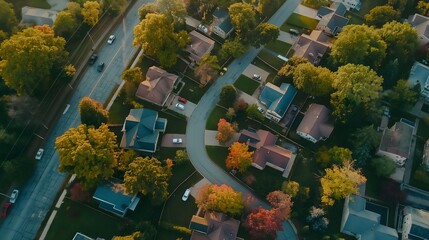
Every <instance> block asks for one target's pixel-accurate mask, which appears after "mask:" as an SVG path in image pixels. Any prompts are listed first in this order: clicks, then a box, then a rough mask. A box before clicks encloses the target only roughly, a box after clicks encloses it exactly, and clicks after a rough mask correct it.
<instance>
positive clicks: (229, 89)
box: [219, 84, 237, 107]
mask: <svg viewBox="0 0 429 240" xmlns="http://www.w3.org/2000/svg"><path fill="white" fill-rule="evenodd" d="M236 99H237V89H235V87H234V85H231V84H229V85H225V86H223V87H222V90H221V92H220V95H219V103H220V104H222V105H223V106H225V107H231V106H232V104H234V102H235V100H236Z"/></svg>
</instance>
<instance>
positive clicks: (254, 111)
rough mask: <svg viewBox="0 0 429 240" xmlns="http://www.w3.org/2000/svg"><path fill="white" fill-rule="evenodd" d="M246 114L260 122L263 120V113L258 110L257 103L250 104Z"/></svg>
mask: <svg viewBox="0 0 429 240" xmlns="http://www.w3.org/2000/svg"><path fill="white" fill-rule="evenodd" d="M246 115H247V117H248V118H251V119H255V120H257V121H260V122H262V121H264V119H265V116H264V114H262V113H261V112H260V111H259V109H258V105H257V104H256V103H254V104H251V105H250V106H248V107H247V109H246Z"/></svg>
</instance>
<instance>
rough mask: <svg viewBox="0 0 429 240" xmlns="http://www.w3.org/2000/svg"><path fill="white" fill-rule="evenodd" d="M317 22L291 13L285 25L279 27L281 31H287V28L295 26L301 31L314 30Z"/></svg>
mask: <svg viewBox="0 0 429 240" xmlns="http://www.w3.org/2000/svg"><path fill="white" fill-rule="evenodd" d="M318 23H319V21H318V20H316V19H313V18H309V17H306V16H303V15H300V14H297V13H292V14H291V15H290V17H289V18H288V19H287V20H286V22H285V23H283V25H282V26H281V27H280V29H281V30H282V31H288V30H289V28H290V27H289V26H295V27H298V28H302V29H308V30H313V29H315V28H316V26H317V24H318Z"/></svg>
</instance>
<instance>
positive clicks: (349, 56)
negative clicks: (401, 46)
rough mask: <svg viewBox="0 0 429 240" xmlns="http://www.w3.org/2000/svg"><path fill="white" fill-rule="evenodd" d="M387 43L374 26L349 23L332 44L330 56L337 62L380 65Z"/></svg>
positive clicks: (373, 66) (372, 66)
mask: <svg viewBox="0 0 429 240" xmlns="http://www.w3.org/2000/svg"><path fill="white" fill-rule="evenodd" d="M386 48H387V46H386V43H385V42H384V41H383V39H382V38H381V36H380V35H379V34H378V32H377V31H376V30H375V29H374V28H373V27H368V26H366V25H347V26H345V27H344V28H343V30H342V31H341V32H340V33H339V34H338V36H337V40H335V42H334V44H333V45H332V50H331V54H330V57H331V58H332V59H333V61H334V62H335V63H336V64H339V65H345V64H347V63H353V64H363V65H366V66H369V67H371V68H373V69H377V68H378V67H380V65H381V63H382V61H383V60H384V58H385V56H386Z"/></svg>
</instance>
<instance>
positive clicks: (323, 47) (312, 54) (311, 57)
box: [292, 30, 332, 65]
mask: <svg viewBox="0 0 429 240" xmlns="http://www.w3.org/2000/svg"><path fill="white" fill-rule="evenodd" d="M331 46H332V43H330V42H329V37H328V36H327V35H326V34H324V33H323V31H322V30H313V31H312V32H311V34H310V35H307V34H301V36H300V37H299V39H298V41H297V42H296V43H295V44H294V45H293V47H292V48H293V50H294V51H295V53H294V54H293V55H294V56H298V57H304V58H306V59H308V61H310V62H311V63H312V64H314V65H318V64H319V63H320V61H321V60H322V58H323V57H324V56H325V54H327V53H328V51H329V50H330V49H331Z"/></svg>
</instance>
